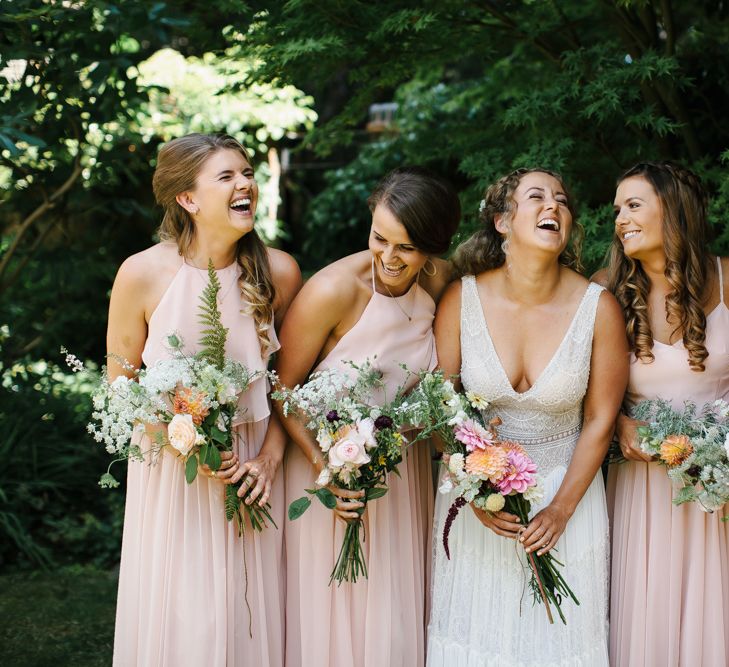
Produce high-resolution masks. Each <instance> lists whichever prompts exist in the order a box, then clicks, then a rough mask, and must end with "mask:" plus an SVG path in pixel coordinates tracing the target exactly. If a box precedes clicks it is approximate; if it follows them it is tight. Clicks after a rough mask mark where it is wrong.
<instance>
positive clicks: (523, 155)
mask: <svg viewBox="0 0 729 667" xmlns="http://www.w3.org/2000/svg"><path fill="white" fill-rule="evenodd" d="M260 10H261V11H260V13H259V16H258V21H257V23H255V24H254V26H253V28H252V30H251V31H250V33H249V35H248V40H249V43H250V44H251V47H252V48H254V49H255V52H256V53H257V55H258V56H259V62H260V63H261V64H260V67H259V68H258V70H257V72H256V77H257V78H258V79H259V80H274V79H280V78H283V79H284V80H286V81H290V82H293V83H295V84H296V85H298V86H300V87H301V88H303V89H304V90H306V91H311V92H312V93H313V94H314V96H315V97H316V98H317V99H320V98H322V97H323V96H327V95H328V94H329V93H330V92H331V91H332V90H333V89H336V88H339V89H344V90H345V91H346V92H345V93H344V95H342V97H343V98H344V99H345V102H344V103H343V104H342V105H341V108H340V109H339V110H338V112H337V113H332V114H329V115H328V116H326V120H327V122H325V123H323V124H320V125H319V126H317V128H316V129H315V130H314V131H313V132H312V133H311V135H310V137H309V139H310V141H311V143H312V145H313V146H314V148H315V149H316V150H317V151H319V152H320V153H321V154H327V153H330V152H331V151H333V150H334V149H335V148H336V147H338V146H341V145H352V144H353V143H355V144H356V143H357V140H358V134H357V132H356V128H358V127H361V126H362V125H363V120H364V119H365V118H366V112H367V107H368V105H369V104H371V103H372V102H376V101H382V100H387V99H394V100H396V101H397V102H398V105H399V106H398V111H397V133H396V134H395V135H394V136H392V137H391V138H390V142H391V146H392V150H393V151H395V152H397V153H398V154H401V155H402V159H403V160H404V161H407V162H420V163H426V164H429V165H431V166H433V167H435V168H436V169H439V170H440V171H443V172H447V173H450V174H451V176H452V177H454V178H456V179H462V178H464V177H465V179H466V182H467V183H468V184H470V188H468V189H466V191H465V192H464V204H465V206H464V209H465V210H466V211H470V212H471V213H470V215H468V216H467V225H466V226H465V228H464V231H467V230H468V228H469V227H472V226H473V225H474V224H475V223H474V218H475V211H476V202H477V201H478V199H480V192H481V191H482V189H483V187H484V185H485V184H487V183H488V182H490V181H492V180H493V179H494V178H495V177H496V176H498V175H500V174H502V173H505V172H507V171H509V170H510V169H512V168H514V167H517V166H523V165H527V164H528V165H534V164H540V165H543V166H546V167H551V168H555V169H558V170H560V171H562V172H563V173H564V174H565V177H566V179H567V181H568V183H569V184H570V185H572V187H573V189H574V190H575V192H576V195H577V198H578V201H580V202H582V220H583V223H585V226H586V228H587V229H586V231H587V240H588V247H587V255H586V256H587V259H588V261H589V263H590V264H591V265H592V267H594V266H595V265H596V264H597V263H598V262H599V260H600V258H601V257H602V255H603V253H604V249H605V247H606V245H607V242H608V239H609V237H610V234H611V224H610V223H611V220H610V214H609V210H610V209H609V207H607V206H606V204H607V203H608V202H610V201H611V200H612V196H613V192H614V180H615V177H616V176H617V175H618V174H619V173H620V172H621V170H623V169H624V168H626V167H628V166H629V165H630V164H632V163H633V162H635V161H637V160H639V159H658V158H671V159H677V160H680V161H682V162H684V163H687V164H689V165H691V166H692V167H693V168H695V169H697V170H698V171H700V172H701V173H703V174H704V176H705V177H706V179H707V182H708V184H709V186H710V188H711V189H712V190H713V191H714V193H715V195H716V196H717V201H718V203H719V205H718V207H717V209H715V210H721V209H723V208H725V204H726V203H727V202H726V179H727V175H726V169H725V168H724V165H723V163H722V157H723V156H725V151H726V149H727V144H728V140H729V120H727V118H726V116H725V114H723V109H726V108H727V104H728V103H729V92H728V91H729V87H728V86H727V83H729V60H728V59H727V57H726V54H725V50H726V49H725V44H726V42H727V38H729V19H728V10H727V8H726V7H724V5H721V4H716V3H710V2H703V3H679V2H675V1H672V0H661V1H660V2H659V1H658V0H622V1H618V2H610V1H605V0H587V1H586V2H583V1H582V0H580V1H577V0H570V1H568V2H554V1H551V0H550V1H547V0H521V1H518V0H513V1H509V2H498V3H497V2H492V1H489V0H480V1H469V0H439V1H438V2H434V1H431V0H426V1H425V2H414V1H410V0H395V1H393V2H388V3H377V2H375V3H372V2H364V1H357V0H355V1H353V2H347V3H341V2H338V1H336V0H297V1H290V2H285V3H280V4H275V5H271V4H270V3H261V7H260ZM322 115H323V116H324V115H325V114H322ZM363 150H364V149H363ZM365 152H366V151H365ZM352 184H353V183H352V181H346V182H345V184H344V185H345V186H346V185H352ZM342 186H343V183H342V182H341V181H337V182H336V184H334V183H332V184H331V185H330V188H329V189H332V188H334V187H342ZM318 201H319V203H321V199H319V200H318ZM318 215H320V216H324V215H326V211H322V210H319V211H318ZM715 224H716V225H717V228H718V231H721V230H722V229H723V228H724V221H723V220H720V219H718V220H717V219H715ZM365 225H366V209H365V210H363V212H362V217H361V225H360V226H361V228H364V226H365ZM717 248H718V249H719V250H722V251H723V252H726V251H727V250H729V247H728V246H727V244H726V234H723V235H720V236H719V240H718V242H717Z"/></svg>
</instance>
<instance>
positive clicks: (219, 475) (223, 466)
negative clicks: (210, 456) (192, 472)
mask: <svg viewBox="0 0 729 667" xmlns="http://www.w3.org/2000/svg"><path fill="white" fill-rule="evenodd" d="M220 461H221V463H220V468H218V469H217V470H211V469H210V467H209V466H206V465H202V466H200V471H201V472H202V473H203V474H204V475H207V476H208V477H210V478H212V479H217V480H218V481H220V482H222V483H223V484H233V481H232V479H233V477H234V475H235V473H236V472H237V471H238V457H237V456H236V455H235V454H234V453H233V452H220Z"/></svg>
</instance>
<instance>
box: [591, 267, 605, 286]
mask: <svg viewBox="0 0 729 667" xmlns="http://www.w3.org/2000/svg"><path fill="white" fill-rule="evenodd" d="M590 280H591V281H592V282H593V283H597V284H598V285H602V286H603V287H607V285H608V270H607V269H600V270H599V271H597V272H596V273H594V274H593V275H592V277H591V278H590Z"/></svg>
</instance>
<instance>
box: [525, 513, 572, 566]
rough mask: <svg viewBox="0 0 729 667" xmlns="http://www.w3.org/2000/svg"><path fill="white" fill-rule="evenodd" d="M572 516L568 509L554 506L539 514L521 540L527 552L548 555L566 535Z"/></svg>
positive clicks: (530, 523)
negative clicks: (563, 534) (565, 530)
mask: <svg viewBox="0 0 729 667" xmlns="http://www.w3.org/2000/svg"><path fill="white" fill-rule="evenodd" d="M570 516H571V515H570V514H569V512H567V510H566V509H564V508H563V507H561V506H559V505H554V504H552V505H547V506H546V507H545V508H544V509H543V510H542V511H541V512H538V513H537V514H536V515H535V516H534V518H533V519H532V520H531V521H530V522H529V525H528V526H527V527H526V530H525V531H524V532H523V533H522V535H521V537H520V538H519V541H520V542H521V543H522V545H523V546H524V549H526V552H527V553H530V552H532V551H536V552H537V556H541V555H542V554H545V553H547V552H548V551H549V550H550V549H551V548H553V547H554V545H555V544H557V540H558V539H559V538H560V536H561V535H562V533H564V529H565V528H566V527H567V522H568V521H569V518H570Z"/></svg>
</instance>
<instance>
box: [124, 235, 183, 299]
mask: <svg viewBox="0 0 729 667" xmlns="http://www.w3.org/2000/svg"><path fill="white" fill-rule="evenodd" d="M180 262H181V259H180V255H179V252H178V250H177V246H176V245H175V244H173V243H166V242H165V243H158V244H156V245H153V246H152V247H150V248H147V249H146V250H142V251H141V252H138V253H136V254H134V255H131V256H130V257H127V258H126V259H125V260H124V262H122V265H121V266H120V267H119V271H118V272H117V274H116V279H115V281H114V284H115V286H120V287H126V288H130V289H149V288H150V287H152V286H154V285H156V284H158V283H159V282H160V281H163V280H164V278H165V276H167V275H169V274H170V273H174V272H176V271H177V270H178V269H179V267H180Z"/></svg>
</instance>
